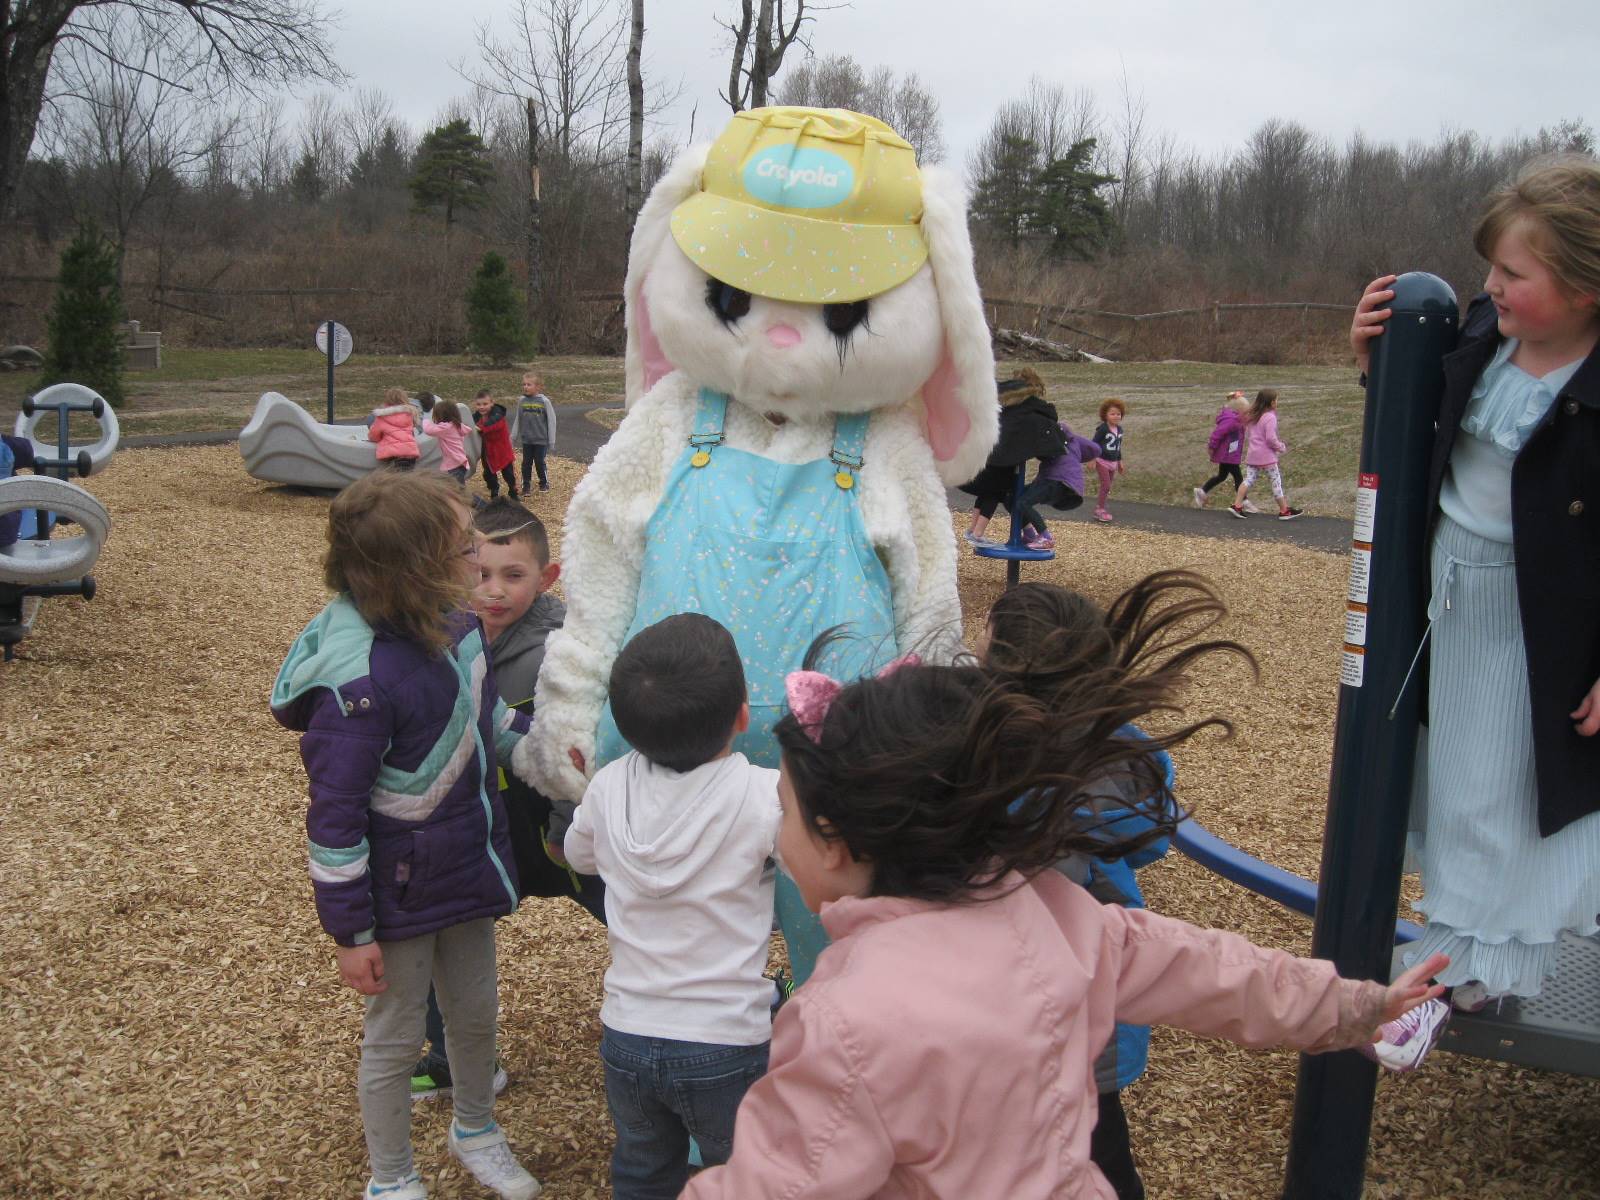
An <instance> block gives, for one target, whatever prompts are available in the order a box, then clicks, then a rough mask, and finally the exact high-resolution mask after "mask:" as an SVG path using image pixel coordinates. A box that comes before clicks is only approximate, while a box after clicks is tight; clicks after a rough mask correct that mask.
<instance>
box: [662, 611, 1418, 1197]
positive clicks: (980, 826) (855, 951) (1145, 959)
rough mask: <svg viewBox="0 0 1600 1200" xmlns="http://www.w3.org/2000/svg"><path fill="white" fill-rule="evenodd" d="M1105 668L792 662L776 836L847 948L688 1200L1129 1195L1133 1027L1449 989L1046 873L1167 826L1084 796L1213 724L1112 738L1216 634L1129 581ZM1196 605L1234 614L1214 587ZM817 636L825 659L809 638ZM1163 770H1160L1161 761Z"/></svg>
mask: <svg viewBox="0 0 1600 1200" xmlns="http://www.w3.org/2000/svg"><path fill="white" fill-rule="evenodd" d="M1135 592H1136V593H1137V595H1136V597H1135V598H1134V599H1132V600H1126V601H1125V602H1124V603H1123V604H1122V605H1120V606H1119V612H1118V613H1117V614H1114V617H1113V620H1114V621H1116V622H1119V623H1120V625H1121V626H1123V627H1126V629H1127V630H1128V632H1127V635H1126V640H1125V642H1124V643H1123V646H1122V648H1121V650H1120V652H1119V653H1118V654H1117V656H1116V658H1115V660H1114V662H1113V663H1112V664H1111V665H1109V666H1107V667H1101V668H1094V667H1091V666H1090V665H1089V664H1088V662H1087V660H1085V662H1084V667H1083V669H1082V670H1079V669H1077V664H1076V663H1073V664H1071V666H1070V668H1069V669H1068V670H1065V671H1062V672H1061V673H1060V675H1059V678H1058V679H1057V681H1056V683H1055V685H1054V686H1050V687H1045V686H1043V681H1039V680H1035V681H1034V685H1033V686H1030V687H1029V688H1027V689H1022V688H1018V687H1015V686H1008V685H1007V684H1006V683H1005V682H1004V681H1003V680H1001V679H998V678H996V677H995V676H994V675H993V674H991V673H990V672H988V671H986V670H984V669H982V668H979V667H975V666H950V667H935V666H922V665H918V664H915V663H907V664H904V665H901V666H899V668H898V669H897V670H894V671H892V672H889V673H886V674H883V675H879V676H877V677H874V678H868V679H862V680H859V681H857V682H855V683H852V684H848V685H843V686H841V685H840V684H839V683H837V682H835V681H834V680H832V679H830V678H828V677H827V676H825V675H822V674H820V673H818V672H815V671H810V670H802V671H797V672H795V673H793V674H791V675H790V676H789V678H788V685H787V690H788V698H789V706H790V710H791V711H790V715H788V716H786V717H785V718H784V719H783V720H782V721H781V722H779V724H778V727H777V731H776V732H777V737H778V741H779V743H780V744H781V745H782V747H783V766H782V772H781V775H780V780H779V785H778V790H779V798H780V800H781V801H782V805H783V825H782V829H781V831H780V833H779V837H778V851H779V855H780V857H781V859H782V861H783V864H784V867H785V869H786V870H787V871H788V872H789V873H790V875H792V876H793V878H794V880H795V882H796V884H797V885H798V886H799V889H800V894H801V895H802V896H803V897H804V899H805V902H806V904H807V905H808V906H809V907H810V908H812V909H813V910H815V911H818V912H820V913H821V915H822V921H823V924H824V925H825V926H826V927H827V930H828V932H829V934H830V935H831V936H832V938H833V942H832V944H831V945H830V946H829V947H828V948H827V949H826V950H824V951H823V952H822V955H821V957H820V958H819V959H818V962H817V967H816V971H815V973H814V974H813V975H812V977H811V980H810V982H809V983H807V984H806V986H805V987H803V988H801V989H800V990H798V991H797V992H796V993H795V994H794V996H793V997H792V998H791V999H790V1000H789V1002H788V1003H787V1004H786V1005H784V1007H783V1008H781V1009H780V1010H779V1011H778V1016H777V1021H776V1025H775V1027H774V1031H773V1044H772V1056H771V1067H770V1070H769V1072H768V1074H767V1075H766V1076H765V1077H764V1078H762V1079H761V1080H759V1081H758V1082H757V1083H756V1084H755V1085H754V1086H753V1087H752V1088H751V1089H750V1093H749V1095H748V1096H747V1097H746V1098H745V1102H744V1104H743V1106H742V1107H741V1109H740V1112H739V1128H738V1140H737V1141H736V1143H735V1145H734V1150H733V1157H732V1158H731V1159H730V1160H729V1162H728V1164H727V1165H726V1166H724V1167H720V1168H712V1169H710V1170H707V1171H705V1172H704V1173H703V1174H701V1175H699V1176H697V1177H696V1178H694V1179H693V1180H691V1181H690V1183H689V1186H688V1189H687V1190H686V1191H685V1193H684V1195H685V1196H686V1197H692V1198H694V1200H709V1198H711V1197H724V1196H726V1197H740V1198H744V1197H751V1196H771V1195H779V1194H781V1195H784V1196H786V1197H789V1198H790V1200H814V1198H815V1200H820V1198H821V1197H827V1198H828V1200H853V1198H857V1197H884V1198H889V1197H911V1196H949V1197H955V1196H984V1197H990V1196H1007V1197H1031V1196H1047V1195H1048V1196H1080V1197H1092V1198H1095V1200H1112V1197H1113V1196H1114V1195H1115V1193H1114V1192H1113V1191H1112V1189H1111V1187H1110V1185H1109V1184H1108V1183H1107V1182H1106V1179H1105V1177H1104V1176H1103V1175H1102V1174H1101V1172H1100V1171H1099V1169H1098V1168H1096V1167H1095V1166H1094V1165H1093V1163H1092V1162H1091V1160H1090V1150H1089V1147H1090V1138H1091V1131H1092V1129H1093V1126H1094V1121H1095V1109H1096V1103H1097V1102H1096V1099H1095V1087H1094V1082H1093V1078H1094V1072H1093V1060H1094V1058H1095V1056H1096V1054H1097V1053H1098V1052H1099V1051H1100V1049H1101V1048H1102V1047H1103V1046H1104V1045H1105V1044H1106V1042H1107V1041H1108V1040H1109V1039H1110V1037H1111V1036H1112V1029H1113V1025H1114V1023H1115V1022H1116V1021H1119V1020H1120V1021H1125V1022H1129V1023H1134V1024H1144V1023H1151V1022H1156V1021H1160V1022H1164V1023H1169V1024H1174V1025H1178V1026H1180V1027H1182V1028H1185V1029H1188V1030H1190V1031H1192V1032H1196V1033H1202V1034H1210V1035H1213V1036H1220V1037H1226V1038H1229V1039H1230V1040H1233V1041H1236V1042H1239V1043H1241V1044H1245V1045H1251V1046H1270V1045H1279V1044H1281V1045H1289V1046H1295V1047H1298V1048H1300V1049H1303V1050H1308V1051H1312V1052H1321V1051H1327V1050H1336V1049H1341V1048H1353V1047H1357V1046H1360V1045H1363V1044H1370V1043H1371V1041H1372V1040H1373V1039H1374V1036H1375V1030H1376V1029H1377V1027H1378V1025H1379V1023H1380V1022H1382V1021H1384V1020H1386V1019H1389V1018H1394V1017H1398V1016H1400V1015H1401V1014H1402V1013H1404V1012H1406V1011H1407V1010H1409V1009H1411V1008H1413V1007H1415V1006H1416V1005H1419V1004H1421V1003H1423V1002H1424V1001H1425V1000H1427V999H1428V998H1430V997H1431V996H1432V995H1434V994H1436V993H1437V992H1438V991H1439V989H1438V988H1433V987H1429V986H1427V985H1426V984H1425V983H1424V982H1423V981H1424V980H1425V979H1426V978H1427V976H1428V974H1429V973H1430V972H1431V971H1433V970H1436V969H1438V968H1439V967H1441V966H1443V959H1442V957H1441V958H1439V959H1436V960H1430V961H1428V962H1426V963H1423V964H1422V965H1421V966H1419V967H1417V968H1414V969H1413V970H1411V971H1408V972H1406V973H1405V974H1404V975H1402V976H1401V977H1400V978H1399V979H1398V980H1396V981H1395V983H1394V984H1393V985H1391V986H1389V987H1385V986H1384V985H1382V984H1379V983H1373V982H1369V981H1355V980H1342V979H1340V978H1339V977H1338V975H1337V974H1336V973H1335V971H1334V969H1333V966H1332V964H1330V963H1326V962H1319V961H1316V960H1312V959H1300V958H1295V957H1294V956H1293V955H1289V954H1285V953H1282V952H1279V951H1273V950H1264V949H1261V948H1258V947H1255V946H1252V945H1251V944H1250V943H1248V942H1246V941H1245V940H1244V939H1243V938H1240V937H1236V936H1234V935H1232V934H1228V933H1222V932H1219V931H1216V930H1202V929H1197V928H1195V927H1194V926H1192V925H1187V924H1185V923H1183V922H1181V921H1174V920H1171V919H1168V918H1165V917H1159V916H1156V915H1154V914H1152V913H1149V912H1147V911H1145V910H1142V909H1125V908H1121V907H1119V906H1117V905H1102V904H1100V903H1099V902H1098V901H1097V900H1096V899H1094V897H1092V896H1090V895H1089V893H1088V892H1086V891H1085V890H1084V889H1083V888H1081V887H1079V886H1078V885H1076V884H1074V883H1072V882H1070V881H1069V880H1068V879H1066V878H1065V877H1063V876H1062V875H1060V874H1058V873H1057V872H1055V871H1052V870H1049V869H1048V868H1050V867H1051V866H1052V865H1054V864H1055V863H1058V862H1060V861H1061V860H1062V859H1063V858H1066V857H1068V856H1069V855H1073V854H1088V855H1090V856H1093V857H1105V858H1118V857H1125V856H1127V855H1129V854H1133V853H1136V852H1137V851H1138V850H1139V849H1140V848H1141V847H1143V846H1145V845H1148V844H1149V843H1151V842H1153V841H1155V840H1156V839H1158V838H1159V837H1162V836H1165V835H1167V834H1170V832H1171V829H1172V825H1173V821H1174V815H1173V812H1174V804H1173V801H1172V798H1171V795H1170V793H1169V792H1168V790H1167V788H1166V787H1165V786H1164V785H1163V786H1156V787H1153V789H1152V790H1150V791H1148V792H1147V793H1146V795H1145V796H1144V798H1143V802H1142V803H1141V805H1140V808H1141V810H1142V812H1143V814H1144V815H1147V816H1148V817H1149V818H1150V821H1151V825H1150V827H1149V828H1147V829H1145V830H1144V831H1142V832H1133V833H1127V834H1123V833H1119V832H1117V831H1115V830H1113V829H1108V828H1107V827H1106V823H1105V821H1104V818H1103V817H1102V816H1101V815H1100V814H1099V813H1097V812H1095V811H1093V808H1092V802H1091V798H1090V797H1089V796H1088V795H1087V790H1088V789H1089V788H1090V787H1091V786H1092V785H1093V784H1094V783H1095V781H1097V780H1100V779H1103V778H1104V777H1105V776H1106V775H1107V774H1108V773H1114V772H1116V771H1118V770H1121V771H1123V772H1128V771H1130V770H1138V768H1137V767H1136V766H1134V765H1133V764H1137V763H1139V762H1140V761H1141V760H1145V761H1148V756H1149V754H1150V752H1151V751H1153V750H1161V749H1167V748H1169V747H1171V746H1173V745H1176V744H1178V743H1179V742H1181V741H1183V740H1185V739H1186V738H1188V737H1189V736H1191V735H1192V734H1193V733H1194V732H1195V731H1196V730H1198V729H1200V728H1203V727H1204V726H1206V725H1213V724H1225V722H1221V721H1220V720H1218V719H1217V718H1210V719H1208V720H1205V721H1201V722H1199V723H1197V724H1194V725H1189V726H1186V727H1184V728H1181V729H1178V730H1176V731H1174V732H1172V733H1168V734H1164V735H1162V736H1160V737H1155V738H1151V739H1148V740H1146V739H1140V738H1135V737H1132V736H1127V735H1123V734H1120V733H1119V732H1118V731H1119V730H1121V729H1122V728H1123V727H1124V726H1126V725H1128V724H1131V723H1133V722H1134V721H1137V720H1138V719H1139V718H1141V717H1143V716H1145V715H1146V714H1147V713H1149V712H1150V711H1151V710H1152V709H1154V708H1158V707H1162V708H1164V707H1167V706H1170V705H1172V704H1173V703H1174V702H1175V694H1176V689H1177V688H1178V687H1179V686H1180V683H1181V681H1182V679H1183V671H1184V669H1185V668H1186V667H1187V666H1189V665H1190V664H1191V663H1193V662H1195V661H1196V660H1198V659H1201V658H1203V657H1204V656H1205V655H1206V654H1207V653H1208V652H1210V651H1213V650H1217V649H1221V648H1223V645H1222V644H1218V643H1210V644H1205V645H1194V644H1190V645H1183V644H1181V642H1182V639H1181V638H1179V639H1175V638H1174V637H1173V636H1172V635H1173V633H1175V632H1177V631H1176V630H1175V629H1174V628H1173V626H1174V623H1175V620H1176V618H1172V617H1170V616H1164V614H1163V612H1162V611H1160V610H1158V609H1156V608H1153V607H1152V605H1153V603H1154V601H1155V600H1156V599H1157V594H1156V592H1155V591H1153V590H1152V589H1151V588H1148V587H1146V588H1144V589H1143V590H1142V591H1141V590H1140V589H1135ZM1202 599H1203V601H1205V602H1208V603H1209V607H1208V604H1207V603H1201V604H1200V605H1195V604H1193V603H1191V604H1189V606H1188V610H1189V611H1188V613H1187V615H1188V616H1200V617H1202V618H1203V617H1204V616H1205V615H1206V614H1207V613H1209V612H1211V611H1213V610H1215V611H1220V604H1218V603H1217V602H1216V601H1215V599H1214V597H1211V596H1209V594H1207V595H1205V596H1203V598H1202ZM815 651H816V647H813V653H815ZM1143 778H1144V779H1145V780H1146V781H1149V782H1152V783H1153V781H1155V780H1157V779H1159V778H1160V776H1159V773H1157V772H1156V771H1154V770H1147V771H1145V772H1143Z"/></svg>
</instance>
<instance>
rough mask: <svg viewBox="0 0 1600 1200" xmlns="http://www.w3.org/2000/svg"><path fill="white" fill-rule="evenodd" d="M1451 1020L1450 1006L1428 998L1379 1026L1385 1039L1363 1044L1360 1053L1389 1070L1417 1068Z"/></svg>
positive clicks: (1379, 1030) (1380, 1033)
mask: <svg viewBox="0 0 1600 1200" xmlns="http://www.w3.org/2000/svg"><path fill="white" fill-rule="evenodd" d="M1449 1023H1450V1006H1449V1005H1448V1004H1446V1003H1445V1002H1444V1001H1443V1000H1429V1001H1426V1002H1425V1003H1422V1004H1419V1005H1417V1007H1416V1008H1413V1009H1412V1010H1411V1011H1410V1012H1408V1013H1403V1014H1401V1015H1400V1016H1398V1017H1396V1018H1395V1019H1394V1020H1392V1021H1386V1022H1385V1023H1384V1024H1382V1025H1380V1026H1378V1033H1379V1035H1380V1036H1381V1038H1382V1040H1381V1041H1377V1042H1370V1043H1368V1044H1367V1045H1364V1046H1362V1047H1361V1048H1360V1049H1361V1053H1363V1054H1365V1055H1366V1056H1367V1057H1368V1058H1370V1059H1372V1060H1373V1061H1374V1062H1376V1063H1377V1064H1378V1065H1379V1066H1380V1067H1383V1068H1384V1069H1385V1070H1387V1071H1401V1072H1404V1071H1415V1070H1416V1069H1417V1068H1418V1067H1420V1066H1421V1065H1422V1060H1423V1059H1425V1058H1426V1057H1427V1056H1428V1051H1430V1050H1432V1049H1433V1048H1434V1046H1435V1045H1437V1044H1438V1041H1439V1038H1440V1036H1441V1035H1442V1034H1443V1033H1444V1028H1445V1026H1446V1025H1448V1024H1449Z"/></svg>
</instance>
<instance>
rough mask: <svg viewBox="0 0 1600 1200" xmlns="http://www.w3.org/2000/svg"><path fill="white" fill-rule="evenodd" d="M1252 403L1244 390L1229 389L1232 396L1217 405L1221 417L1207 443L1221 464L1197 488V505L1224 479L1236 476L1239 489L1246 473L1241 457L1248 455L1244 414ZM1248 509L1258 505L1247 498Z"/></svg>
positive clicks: (1218, 418)
mask: <svg viewBox="0 0 1600 1200" xmlns="http://www.w3.org/2000/svg"><path fill="white" fill-rule="evenodd" d="M1249 407H1250V401H1249V399H1248V398H1247V397H1246V396H1245V394H1244V393H1243V392H1229V393H1228V399H1227V400H1226V401H1225V402H1224V403H1223V405H1222V407H1221V408H1219V409H1217V419H1216V423H1215V425H1213V427H1212V429H1211V440H1210V441H1209V442H1208V443H1207V444H1206V448H1207V450H1209V451H1210V453H1211V461H1212V462H1213V463H1215V464H1216V466H1217V473H1216V474H1215V475H1213V476H1212V477H1211V478H1210V479H1208V480H1206V481H1205V482H1204V483H1202V484H1201V485H1200V486H1199V487H1197V488H1195V489H1194V506H1195V507H1196V508H1204V507H1205V506H1206V500H1207V499H1208V498H1209V497H1210V495H1211V489H1212V488H1214V487H1216V486H1217V485H1218V484H1220V483H1221V482H1222V481H1223V480H1224V479H1232V480H1233V490H1234V491H1235V492H1237V491H1238V490H1239V487H1240V485H1241V483H1242V482H1243V480H1244V476H1243V475H1242V474H1241V473H1240V470H1239V461H1240V460H1241V459H1242V458H1243V457H1244V414H1245V412H1246V410H1247V409H1249ZM1243 508H1244V510H1245V512H1255V511H1256V506H1255V505H1253V504H1251V503H1250V502H1249V501H1246V502H1245V503H1244V505H1243Z"/></svg>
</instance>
